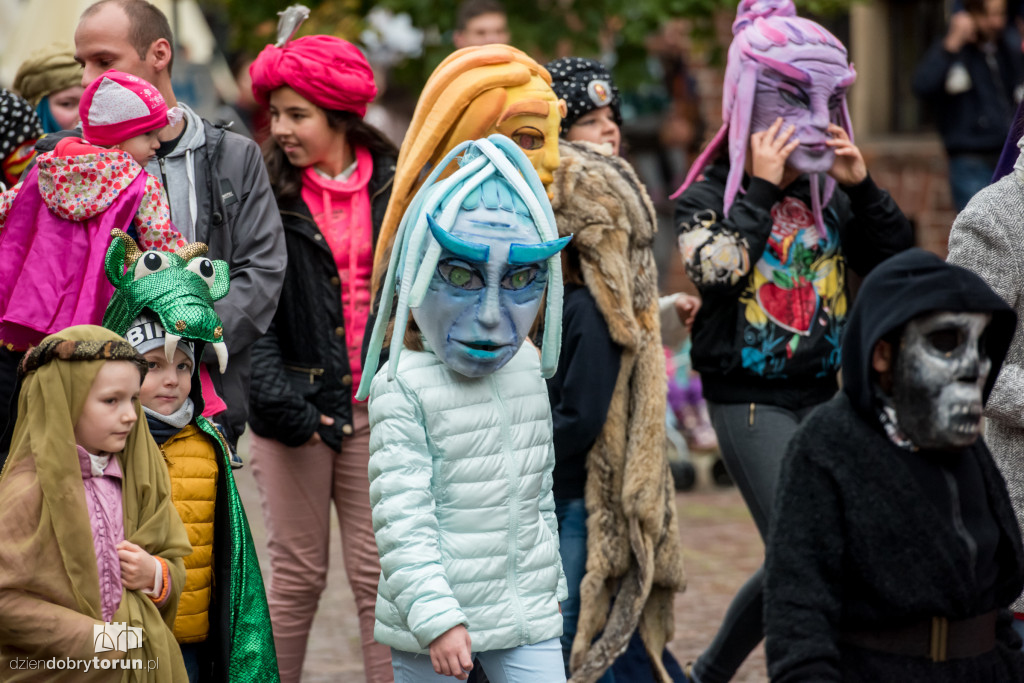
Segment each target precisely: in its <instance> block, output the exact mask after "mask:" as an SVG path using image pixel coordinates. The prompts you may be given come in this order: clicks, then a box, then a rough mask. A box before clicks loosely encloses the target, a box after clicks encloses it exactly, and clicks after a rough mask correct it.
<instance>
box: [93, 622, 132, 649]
mask: <svg viewBox="0 0 1024 683" xmlns="http://www.w3.org/2000/svg"><path fill="white" fill-rule="evenodd" d="M92 642H93V645H94V646H95V647H96V649H95V651H96V652H110V651H111V650H117V651H118V652H128V650H134V649H135V648H137V647H142V629H141V628H140V627H137V626H129V625H128V624H126V623H125V622H123V621H119V622H114V623H109V622H108V623H105V624H95V625H93V627H92Z"/></svg>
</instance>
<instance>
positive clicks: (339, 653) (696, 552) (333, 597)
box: [235, 441, 768, 683]
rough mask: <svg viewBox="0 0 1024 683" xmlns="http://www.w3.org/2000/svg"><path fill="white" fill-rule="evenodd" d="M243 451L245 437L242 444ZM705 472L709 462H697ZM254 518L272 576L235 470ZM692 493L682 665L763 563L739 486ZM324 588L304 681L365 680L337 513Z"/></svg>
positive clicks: (750, 673)
mask: <svg viewBox="0 0 1024 683" xmlns="http://www.w3.org/2000/svg"><path fill="white" fill-rule="evenodd" d="M240 450H241V451H242V453H243V457H245V458H246V459H247V456H246V451H247V448H246V445H245V442H244V441H243V443H242V444H241V449H240ZM699 469H700V470H701V472H702V475H703V472H704V471H705V470H706V467H701V468H699ZM235 478H236V480H237V483H238V489H239V493H240V494H241V497H242V501H243V503H244V505H245V507H246V510H247V512H248V516H249V524H250V526H251V527H252V532H253V537H254V540H255V542H256V550H257V553H258V554H259V556H260V562H261V563H262V567H263V576H264V580H265V581H268V582H269V579H270V565H269V560H268V559H267V547H266V536H265V529H264V524H263V516H262V512H261V511H260V501H259V494H258V491H257V489H256V483H255V481H254V480H253V477H252V470H251V469H250V468H249V467H244V468H242V469H241V470H235ZM704 479H705V478H704V477H703V476H702V477H701V480H700V483H699V485H698V487H697V489H696V490H695V491H694V492H690V493H685V494H678V495H677V497H676V501H677V503H678V505H679V527H680V534H681V536H682V539H683V547H684V553H685V557H686V571H687V576H688V587H687V590H686V592H685V593H683V594H681V595H678V596H676V601H675V613H676V634H675V639H674V640H673V641H672V642H671V643H669V646H668V647H669V649H670V650H671V651H672V653H673V654H675V655H676V657H677V658H678V659H679V661H680V663H685V662H687V661H691V660H693V659H694V658H695V657H696V656H697V655H698V654H700V652H701V650H702V649H703V648H704V647H705V646H706V645H707V644H708V643H709V642H710V640H711V638H712V637H713V636H714V633H715V630H716V629H717V628H718V624H719V623H720V621H721V619H722V615H723V614H725V610H726V608H727V607H728V605H729V601H730V600H731V599H732V596H733V594H734V593H735V591H736V590H737V589H738V588H739V587H740V586H741V585H742V584H743V582H744V581H745V580H746V579H747V577H748V576H750V574H752V573H753V572H754V570H756V569H757V567H758V566H759V565H760V563H761V561H762V559H763V556H764V551H763V547H762V545H761V540H760V537H759V536H758V533H757V529H756V527H755V526H754V523H753V521H752V520H751V518H750V515H749V513H748V512H747V509H746V506H745V505H744V504H743V500H742V498H741V497H740V495H739V493H738V492H737V491H736V490H735V489H734V488H726V489H721V488H715V487H713V486H711V485H710V484H708V483H706V482H705V481H704ZM331 526H332V534H331V559H330V570H329V572H328V578H327V589H326V590H325V591H324V594H323V596H322V597H321V600H320V608H319V610H318V612H317V616H316V620H315V621H314V623H313V630H312V632H311V634H310V639H309V648H308V651H307V653H306V664H305V668H304V670H303V683H361V682H362V681H363V677H362V672H363V665H362V656H361V652H360V648H359V627H358V624H357V621H356V612H355V603H354V601H353V599H352V592H351V591H350V590H349V588H348V583H347V582H346V580H345V571H344V567H343V565H342V561H341V547H340V546H341V543H340V540H339V538H340V537H339V532H338V526H337V518H333V519H332V525H331ZM767 680H768V678H767V675H766V674H765V662H764V650H763V648H762V647H759V648H758V649H757V650H755V651H754V653H753V654H752V655H751V656H750V658H749V659H748V660H747V662H746V663H745V664H744V665H743V667H742V668H741V669H740V670H739V672H738V673H737V675H736V678H735V679H734V681H735V682H736V683H763V682H764V681H767Z"/></svg>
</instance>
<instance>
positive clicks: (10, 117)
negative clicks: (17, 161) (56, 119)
mask: <svg viewBox="0 0 1024 683" xmlns="http://www.w3.org/2000/svg"><path fill="white" fill-rule="evenodd" d="M42 134H43V127H42V126H41V125H40V123H39V117H38V116H36V112H35V110H34V109H33V108H32V105H30V104H29V103H28V102H26V101H25V100H24V99H23V98H21V97H19V96H17V95H15V94H14V93H12V92H11V91H9V90H5V89H3V88H0V160H3V159H6V158H7V156H8V155H9V154H10V153H11V152H13V151H14V150H15V149H17V148H18V145H20V144H21V143H23V142H25V141H26V140H32V139H34V138H38V137H40V136H42Z"/></svg>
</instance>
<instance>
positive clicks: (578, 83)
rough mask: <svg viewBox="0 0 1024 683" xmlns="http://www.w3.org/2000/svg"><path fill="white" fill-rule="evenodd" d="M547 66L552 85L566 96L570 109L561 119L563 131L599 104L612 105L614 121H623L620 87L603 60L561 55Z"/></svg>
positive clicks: (556, 91)
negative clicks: (614, 81) (613, 79)
mask: <svg viewBox="0 0 1024 683" xmlns="http://www.w3.org/2000/svg"><path fill="white" fill-rule="evenodd" d="M544 68H545V69H547V70H548V73H550V74H551V88H552V89H553V90H554V91H555V94H556V95H558V97H559V98H560V99H563V100H565V104H566V107H567V108H568V113H567V114H566V115H565V118H564V119H562V133H563V134H564V133H565V132H567V131H568V130H569V128H571V127H572V125H573V124H574V123H576V120H577V119H579V118H580V117H581V116H583V115H585V114H588V113H590V112H592V111H594V110H595V109H599V108H600V107H611V108H612V116H613V117H614V119H615V123H617V124H619V125H620V126H621V125H622V114H621V113H620V112H619V104H620V102H621V100H620V99H619V89H618V88H616V87H615V83H613V82H612V75H611V74H610V73H609V72H608V69H607V68H605V66H604V64H602V63H601V62H599V61H597V60H594V59H585V58H583V57H562V58H561V59H556V60H554V61H551V62H548V63H547V64H545V65H544Z"/></svg>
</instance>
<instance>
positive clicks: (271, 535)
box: [251, 403, 394, 683]
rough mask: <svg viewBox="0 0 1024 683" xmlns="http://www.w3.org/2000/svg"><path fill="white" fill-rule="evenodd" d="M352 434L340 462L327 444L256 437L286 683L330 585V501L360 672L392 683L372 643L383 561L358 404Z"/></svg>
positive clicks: (386, 655)
mask: <svg viewBox="0 0 1024 683" xmlns="http://www.w3.org/2000/svg"><path fill="white" fill-rule="evenodd" d="M352 409H353V427H355V433H354V434H353V435H352V436H351V437H349V438H347V439H345V442H344V452H343V453H341V454H340V455H339V454H338V453H335V452H334V451H332V450H331V449H330V448H328V447H327V446H325V445H323V444H317V445H315V446H308V445H306V446H299V447H298V448H289V447H287V446H285V445H283V444H282V443H281V442H279V441H275V440H273V439H264V438H262V437H260V436H257V435H255V434H253V437H252V447H251V448H252V450H251V461H252V471H253V476H254V477H255V478H256V484H257V485H258V486H259V490H260V500H261V502H262V505H263V518H264V520H265V521H266V527H267V545H268V549H269V551H270V568H271V576H270V588H269V590H268V591H267V602H268V603H269V605H270V621H271V623H272V625H273V629H274V644H275V646H276V649H277V661H278V665H279V666H280V669H281V681H282V683H293V682H295V683H297V682H298V681H299V679H300V678H301V676H302V664H303V661H304V660H305V657H306V641H307V640H308V638H309V630H310V627H311V626H312V625H313V617H314V615H315V614H316V608H317V603H318V602H319V600H320V594H321V593H322V592H323V590H324V587H325V586H326V584H327V557H328V556H327V549H328V543H329V535H330V528H331V523H330V513H331V502H332V501H333V502H334V507H335V509H337V511H338V521H339V523H340V527H341V547H342V554H343V555H344V559H345V573H346V574H347V575H348V581H349V585H350V586H351V588H352V593H353V594H354V595H355V601H356V609H357V610H358V612H359V632H360V636H361V639H362V648H363V666H364V667H365V670H366V680H367V681H368V682H369V683H391V682H392V681H393V680H394V673H393V672H392V669H391V651H390V650H389V649H388V648H386V647H384V646H383V645H380V644H379V643H377V642H375V641H374V640H373V610H374V605H375V603H376V601H377V581H378V579H379V577H380V559H379V557H378V556H377V543H376V541H375V540H374V537H373V523H372V521H371V518H370V485H369V481H368V478H367V466H368V463H369V460H370V424H369V418H368V417H367V412H366V404H365V403H353V405H352Z"/></svg>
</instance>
